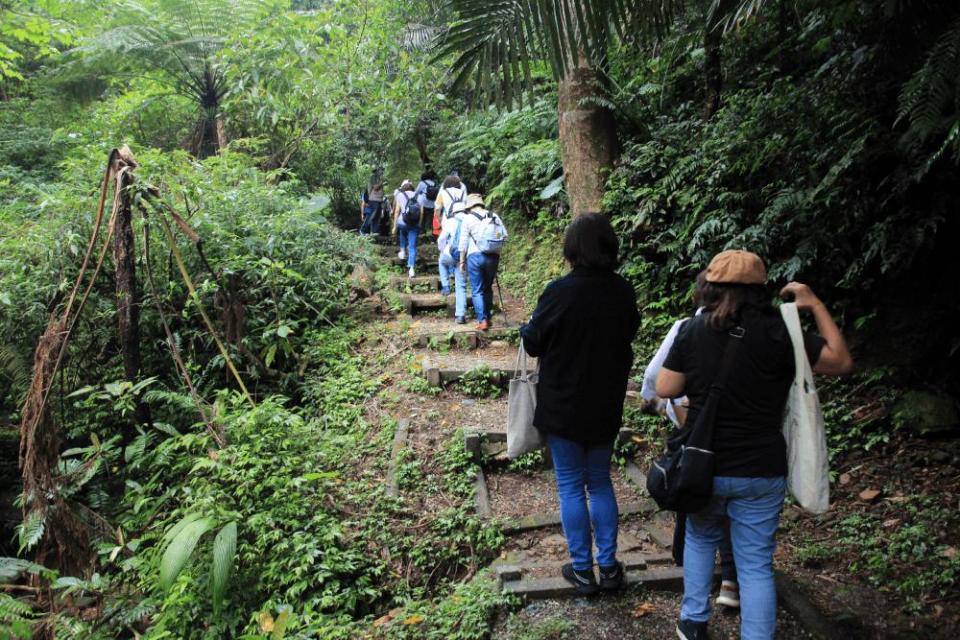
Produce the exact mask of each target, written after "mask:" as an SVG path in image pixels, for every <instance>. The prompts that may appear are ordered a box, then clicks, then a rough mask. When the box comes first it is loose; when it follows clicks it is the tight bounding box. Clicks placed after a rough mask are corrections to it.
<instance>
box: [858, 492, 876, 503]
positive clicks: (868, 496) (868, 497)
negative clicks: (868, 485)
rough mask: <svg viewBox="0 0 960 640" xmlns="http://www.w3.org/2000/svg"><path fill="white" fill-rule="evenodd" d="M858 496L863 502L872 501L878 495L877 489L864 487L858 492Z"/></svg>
mask: <svg viewBox="0 0 960 640" xmlns="http://www.w3.org/2000/svg"><path fill="white" fill-rule="evenodd" d="M859 497H860V499H861V500H863V501H864V502H873V501H874V500H876V499H877V498H878V497H880V490H879V489H864V490H863V491H861V492H860V493H859Z"/></svg>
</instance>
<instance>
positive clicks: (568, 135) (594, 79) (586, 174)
mask: <svg viewBox="0 0 960 640" xmlns="http://www.w3.org/2000/svg"><path fill="white" fill-rule="evenodd" d="M558 95H559V99H558V101H557V103H558V104H557V112H558V118H559V121H560V159H561V161H562V162H563V175H564V181H565V183H566V189H567V196H568V197H569V199H570V212H571V215H574V216H578V215H580V214H582V213H589V212H592V211H600V201H601V199H602V198H603V191H604V185H605V183H606V179H607V174H608V172H609V170H610V168H611V167H612V166H613V162H614V160H616V157H617V126H616V121H615V120H614V118H613V114H612V113H610V111H609V110H608V109H606V108H604V107H601V106H600V105H598V104H596V103H595V102H590V101H584V100H583V99H584V98H591V97H594V98H595V97H604V96H605V95H606V90H605V87H604V85H603V82H602V80H601V78H600V77H599V75H598V74H597V72H596V70H595V69H593V68H592V67H590V66H589V65H588V64H587V63H586V61H584V60H583V59H582V58H581V62H580V64H578V65H576V66H571V68H570V70H569V71H568V73H567V76H566V77H565V78H563V79H562V80H561V81H560V86H559V91H558Z"/></svg>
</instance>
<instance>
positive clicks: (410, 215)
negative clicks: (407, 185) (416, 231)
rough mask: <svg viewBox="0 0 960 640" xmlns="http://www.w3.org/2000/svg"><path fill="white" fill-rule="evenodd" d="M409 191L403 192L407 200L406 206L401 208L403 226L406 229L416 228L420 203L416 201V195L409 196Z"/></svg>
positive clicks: (418, 221)
mask: <svg viewBox="0 0 960 640" xmlns="http://www.w3.org/2000/svg"><path fill="white" fill-rule="evenodd" d="M410 193H411V192H410V191H406V192H404V195H405V196H406V198H407V204H406V206H405V207H404V208H403V214H402V218H403V224H404V226H407V227H416V226H418V225H419V224H420V203H419V202H418V201H417V196H416V194H414V195H407V194H410Z"/></svg>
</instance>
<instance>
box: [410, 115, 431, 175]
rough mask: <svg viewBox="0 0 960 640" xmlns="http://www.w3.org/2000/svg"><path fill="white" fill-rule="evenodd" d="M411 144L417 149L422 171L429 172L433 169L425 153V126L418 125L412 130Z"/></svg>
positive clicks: (428, 156)
mask: <svg viewBox="0 0 960 640" xmlns="http://www.w3.org/2000/svg"><path fill="white" fill-rule="evenodd" d="M413 143H414V145H416V147H417V155H419V156H420V164H422V165H423V170H424V171H429V170H430V169H432V168H433V167H432V163H431V162H430V155H429V154H428V153H427V128H426V127H425V126H422V125H418V126H417V127H416V128H415V129H414V130H413Z"/></svg>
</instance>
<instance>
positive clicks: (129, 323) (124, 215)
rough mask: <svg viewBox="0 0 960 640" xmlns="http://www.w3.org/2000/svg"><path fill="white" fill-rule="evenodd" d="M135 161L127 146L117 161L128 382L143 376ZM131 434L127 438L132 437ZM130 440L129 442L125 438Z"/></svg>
mask: <svg viewBox="0 0 960 640" xmlns="http://www.w3.org/2000/svg"><path fill="white" fill-rule="evenodd" d="M136 166H137V163H136V160H134V159H133V155H132V154H131V153H130V150H129V149H128V148H127V147H126V146H124V147H123V148H122V149H121V150H120V154H119V158H118V160H117V175H118V177H117V197H118V198H119V205H120V206H119V207H118V209H117V220H116V227H115V229H114V232H113V261H114V264H116V294H117V324H118V331H119V336H120V351H121V353H122V355H123V372H124V375H125V376H126V378H127V380H129V381H131V382H134V381H136V379H137V378H138V377H139V376H140V369H141V360H140V296H139V292H138V291H137V271H136V252H135V247H134V242H133V215H132V207H131V197H130V190H129V187H130V185H132V184H133V170H134V168H136ZM135 417H136V420H137V422H138V423H141V424H142V423H144V422H149V421H150V410H149V408H148V407H147V405H146V404H144V403H143V402H140V403H139V404H138V405H137V409H136V416H135ZM132 435H133V433H132V431H131V432H130V433H127V434H125V436H128V437H129V436H132ZM125 439H127V438H125Z"/></svg>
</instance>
